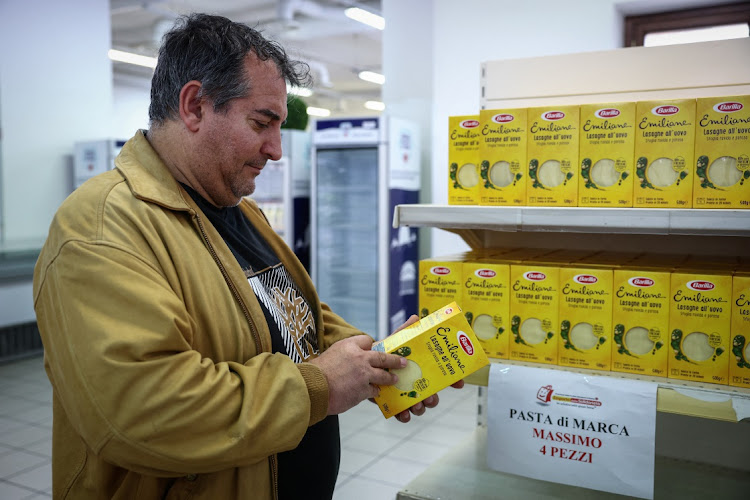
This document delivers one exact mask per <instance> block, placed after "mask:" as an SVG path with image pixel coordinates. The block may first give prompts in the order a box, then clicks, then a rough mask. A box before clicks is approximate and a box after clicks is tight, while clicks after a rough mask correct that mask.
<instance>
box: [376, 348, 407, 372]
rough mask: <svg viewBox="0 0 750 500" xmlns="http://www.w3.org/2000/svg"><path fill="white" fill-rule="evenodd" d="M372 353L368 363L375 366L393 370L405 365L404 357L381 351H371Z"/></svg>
mask: <svg viewBox="0 0 750 500" xmlns="http://www.w3.org/2000/svg"><path fill="white" fill-rule="evenodd" d="M372 354H373V356H372V357H371V359H370V364H371V365H372V366H374V367H375V368H385V369H386V370H393V369H396V368H403V367H405V366H406V358H404V357H402V356H398V355H396V354H386V353H384V352H382V351H373V352H372Z"/></svg>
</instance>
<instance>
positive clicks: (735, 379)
mask: <svg viewBox="0 0 750 500" xmlns="http://www.w3.org/2000/svg"><path fill="white" fill-rule="evenodd" d="M731 306H732V323H731V328H730V332H731V333H730V337H731V339H732V343H731V346H730V347H731V353H730V356H729V385H734V386H738V387H750V270H742V271H737V272H736V273H734V276H733V277H732V304H731Z"/></svg>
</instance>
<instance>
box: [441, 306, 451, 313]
mask: <svg viewBox="0 0 750 500" xmlns="http://www.w3.org/2000/svg"><path fill="white" fill-rule="evenodd" d="M443 313H444V314H453V308H452V307H447V308H446V309H445V311H443Z"/></svg>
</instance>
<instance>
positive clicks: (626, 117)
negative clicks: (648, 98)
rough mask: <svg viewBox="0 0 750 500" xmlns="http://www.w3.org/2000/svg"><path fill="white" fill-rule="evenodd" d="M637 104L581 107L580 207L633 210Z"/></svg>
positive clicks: (587, 105)
mask: <svg viewBox="0 0 750 500" xmlns="http://www.w3.org/2000/svg"><path fill="white" fill-rule="evenodd" d="M635 131H636V129H635V103H634V102H617V103H608V104H586V105H583V106H581V138H580V155H579V156H580V159H581V162H580V164H581V167H580V168H581V170H580V176H579V177H578V206H580V207H632V206H633V151H634V147H635Z"/></svg>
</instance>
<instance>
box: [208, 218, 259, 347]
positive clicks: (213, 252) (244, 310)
mask: <svg viewBox="0 0 750 500" xmlns="http://www.w3.org/2000/svg"><path fill="white" fill-rule="evenodd" d="M193 217H195V220H196V222H197V223H198V228H199V229H200V231H201V236H203V241H205V242H206V245H207V246H208V251H209V253H210V254H211V257H213V259H214V262H216V264H217V265H218V266H219V270H220V271H221V274H222V276H224V281H226V282H227V285H228V286H229V290H231V291H232V295H234V298H235V299H237V302H238V303H239V305H240V308H241V309H242V314H244V315H245V319H246V320H247V322H248V324H249V325H250V331H251V332H252V334H253V341H254V342H255V352H257V353H259V354H260V353H261V352H263V347H262V346H261V343H260V335H258V331H257V330H256V329H255V323H253V321H252V319H250V312H249V311H248V310H247V307H245V303H244V302H242V298H241V296H240V292H239V291H238V290H237V288H236V287H235V286H234V283H232V280H231V278H230V277H229V273H227V270H226V269H224V264H222V262H221V260H220V259H219V256H218V255H217V254H216V250H214V247H213V245H211V242H210V241H209V239H208V235H207V234H206V229H205V228H204V227H203V222H202V221H201V218H200V217H199V216H198V215H197V214H193Z"/></svg>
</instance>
